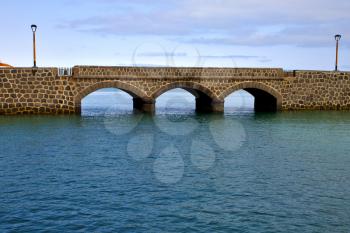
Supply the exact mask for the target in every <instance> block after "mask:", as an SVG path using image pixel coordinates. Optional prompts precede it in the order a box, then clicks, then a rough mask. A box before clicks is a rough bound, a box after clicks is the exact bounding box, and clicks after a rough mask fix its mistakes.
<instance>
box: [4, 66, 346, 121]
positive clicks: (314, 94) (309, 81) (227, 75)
mask: <svg viewBox="0 0 350 233" xmlns="http://www.w3.org/2000/svg"><path fill="white" fill-rule="evenodd" d="M108 87H115V88H119V89H121V90H124V91H126V92H128V93H129V94H130V95H132V96H133V98H134V106H135V108H139V109H143V110H147V111H153V110H154V103H155V100H156V98H157V97H158V96H159V95H161V94H162V93H164V92H166V91H167V90H170V89H173V88H177V87H179V88H184V89H186V90H188V91H190V92H191V93H192V94H194V95H195V96H196V100H197V104H196V106H197V108H198V109H199V110H206V111H223V106H224V99H225V97H227V96H228V95H229V94H231V93H232V92H234V91H236V90H240V89H244V90H246V91H248V92H249V93H251V94H252V95H254V96H255V98H256V102H255V105H256V109H257V110H261V111H266V110H307V109H309V110H350V72H323V71H295V72H284V71H283V70H282V69H250V68H246V69H243V68H237V69H230V68H142V67H140V68H139V67H96V66H95V67H91V66H90V67H88V66H76V67H74V68H73V75H71V76H58V72H57V68H39V69H31V68H0V114H6V115H11V114H75V113H80V108H81V106H80V104H81V100H82V99H83V98H84V97H85V96H86V95H88V94H90V93H91V92H93V91H95V90H98V89H101V88H108Z"/></svg>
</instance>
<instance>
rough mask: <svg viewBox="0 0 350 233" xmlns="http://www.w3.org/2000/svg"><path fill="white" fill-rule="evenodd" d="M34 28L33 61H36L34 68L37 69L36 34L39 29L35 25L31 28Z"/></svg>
mask: <svg viewBox="0 0 350 233" xmlns="http://www.w3.org/2000/svg"><path fill="white" fill-rule="evenodd" d="M30 27H31V28H32V32H33V60H34V66H33V68H36V41H35V32H36V29H37V28H38V27H37V26H36V25H35V24H33V25H32V26H30Z"/></svg>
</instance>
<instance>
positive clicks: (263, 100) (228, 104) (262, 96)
mask: <svg viewBox="0 0 350 233" xmlns="http://www.w3.org/2000/svg"><path fill="white" fill-rule="evenodd" d="M223 96H224V99H225V112H232V111H241V112H242V111H243V112H247V111H248V112H253V111H255V112H277V111H279V110H280V109H281V104H282V95H281V94H279V93H278V92H277V91H276V90H275V89H273V88H271V87H269V86H266V85H265V84H262V83H255V82H246V83H241V84H238V85H236V86H234V87H232V88H230V89H228V90H227V91H226V92H225V93H224V94H223Z"/></svg>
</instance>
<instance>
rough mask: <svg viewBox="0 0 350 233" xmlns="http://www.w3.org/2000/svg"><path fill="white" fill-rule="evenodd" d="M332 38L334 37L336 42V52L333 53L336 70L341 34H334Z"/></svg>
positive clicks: (336, 69)
mask: <svg viewBox="0 0 350 233" xmlns="http://www.w3.org/2000/svg"><path fill="white" fill-rule="evenodd" d="M334 38H335V41H336V43H337V45H336V53H335V71H338V55H339V41H340V39H341V35H335V36H334Z"/></svg>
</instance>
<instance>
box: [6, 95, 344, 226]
mask: <svg viewBox="0 0 350 233" xmlns="http://www.w3.org/2000/svg"><path fill="white" fill-rule="evenodd" d="M252 105H253V99H252V97H251V96H249V95H248V94H246V93H244V92H238V93H236V94H235V95H234V96H231V97H229V98H228V99H227V105H226V106H225V110H226V112H225V114H196V113H195V111H194V98H193V97H192V96H191V95H190V94H186V93H183V92H179V91H178V90H175V91H172V92H168V93H166V94H165V95H163V96H161V97H160V98H159V99H158V101H157V113H156V114H155V115H154V116H150V115H145V114H142V113H137V112H133V110H132V108H131V106H132V101H131V98H130V97H129V96H127V95H126V94H123V93H121V92H113V91H111V90H103V91H101V92H96V93H93V94H92V95H89V96H88V97H86V98H85V99H84V101H83V116H81V117H79V116H14V117H8V116H1V117H0V232H350V149H349V148H350V146H349V145H350V113H349V112H287V113H265V114H262V113H261V114H260V113H259V114H257V113H254V111H253V108H252Z"/></svg>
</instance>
